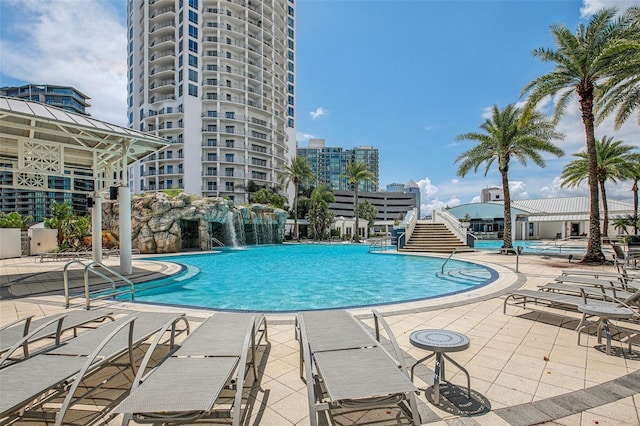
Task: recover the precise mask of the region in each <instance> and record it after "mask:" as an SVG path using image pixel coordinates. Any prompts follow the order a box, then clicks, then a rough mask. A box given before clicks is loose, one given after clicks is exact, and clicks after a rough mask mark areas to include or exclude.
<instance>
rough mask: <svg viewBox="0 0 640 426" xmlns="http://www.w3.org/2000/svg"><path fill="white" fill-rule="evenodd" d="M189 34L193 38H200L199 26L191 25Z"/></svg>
mask: <svg viewBox="0 0 640 426" xmlns="http://www.w3.org/2000/svg"><path fill="white" fill-rule="evenodd" d="M189 36H190V37H193V38H198V28H197V27H194V26H193V25H189Z"/></svg>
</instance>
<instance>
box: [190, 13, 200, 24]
mask: <svg viewBox="0 0 640 426" xmlns="http://www.w3.org/2000/svg"><path fill="white" fill-rule="evenodd" d="M189 22H193V23H194V24H197V23H198V14H197V13H196V12H194V11H193V10H190V11H189Z"/></svg>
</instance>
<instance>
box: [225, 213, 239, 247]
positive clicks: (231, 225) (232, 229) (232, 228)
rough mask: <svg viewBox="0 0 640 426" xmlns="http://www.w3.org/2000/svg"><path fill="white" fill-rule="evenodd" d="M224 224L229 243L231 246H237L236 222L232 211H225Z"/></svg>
mask: <svg viewBox="0 0 640 426" xmlns="http://www.w3.org/2000/svg"><path fill="white" fill-rule="evenodd" d="M226 225H227V235H228V236H229V239H230V240H231V245H232V246H233V247H238V237H237V236H236V224H235V220H234V219H233V212H232V211H229V213H227V222H226Z"/></svg>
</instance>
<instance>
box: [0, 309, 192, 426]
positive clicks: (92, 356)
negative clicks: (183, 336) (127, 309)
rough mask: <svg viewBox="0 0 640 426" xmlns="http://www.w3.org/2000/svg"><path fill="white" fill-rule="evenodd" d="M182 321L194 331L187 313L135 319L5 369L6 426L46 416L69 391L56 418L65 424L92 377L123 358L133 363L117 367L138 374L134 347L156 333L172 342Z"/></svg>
mask: <svg viewBox="0 0 640 426" xmlns="http://www.w3.org/2000/svg"><path fill="white" fill-rule="evenodd" d="M180 320H182V321H184V322H185V329H184V330H183V331H186V332H188V331H189V326H188V323H187V322H186V319H185V318H184V316H183V315H176V314H166V313H153V312H144V313H143V312H140V313H137V314H135V315H129V316H126V317H124V318H121V319H118V320H116V321H113V322H111V323H109V324H105V325H104V326H102V327H99V328H96V329H95V330H92V331H89V332H87V333H84V334H82V335H80V336H78V337H76V338H73V339H69V340H67V341H65V342H63V343H62V344H61V345H59V346H58V347H56V348H54V349H52V350H49V351H47V352H46V353H40V354H38V355H36V356H33V357H31V358H29V359H27V360H24V361H22V362H18V363H15V364H13V365H10V366H8V367H6V368H4V369H2V370H0V395H2V398H0V423H2V424H5V423H4V422H5V421H6V422H7V423H9V422H12V421H13V420H15V419H28V418H29V417H30V414H33V415H35V416H36V417H38V418H41V416H42V414H43V413H42V411H41V410H39V408H40V407H42V406H43V404H45V403H46V402H47V401H49V400H51V399H52V398H54V397H58V396H61V395H63V394H64V393H65V392H66V397H65V399H64V402H63V404H62V407H61V408H60V410H59V411H58V412H57V413H56V418H55V424H56V425H62V424H64V417H65V414H66V413H67V411H68V409H69V408H70V407H71V406H72V405H73V404H75V403H77V402H78V401H80V400H83V399H85V398H86V397H87V396H88V395H90V394H91V390H89V392H83V393H81V395H79V396H78V397H76V396H75V395H76V391H77V389H78V386H79V385H80V383H81V382H82V381H83V380H84V379H85V378H86V377H88V376H90V375H92V374H94V373H96V372H98V371H99V370H100V369H101V368H103V367H104V366H106V365H112V361H114V360H117V359H119V358H121V357H123V356H125V358H128V362H125V363H122V362H119V363H118V364H117V365H118V368H120V371H125V370H127V369H131V370H133V371H134V372H135V361H134V355H133V351H134V349H135V348H136V347H138V346H139V345H140V344H141V343H142V342H144V341H145V340H147V339H149V337H150V336H152V335H154V334H155V333H162V334H164V332H165V331H171V337H170V338H169V341H170V342H171V343H172V342H173V341H174V339H175V334H176V332H177V331H176V328H175V327H176V323H177V322H178V321H180Z"/></svg>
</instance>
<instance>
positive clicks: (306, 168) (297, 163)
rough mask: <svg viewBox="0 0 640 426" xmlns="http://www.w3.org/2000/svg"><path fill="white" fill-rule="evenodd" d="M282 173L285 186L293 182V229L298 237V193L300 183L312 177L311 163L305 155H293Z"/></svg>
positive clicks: (297, 238)
mask: <svg viewBox="0 0 640 426" xmlns="http://www.w3.org/2000/svg"><path fill="white" fill-rule="evenodd" d="M284 170H285V171H284V173H283V174H282V175H281V178H282V180H283V183H284V186H285V188H286V187H288V186H289V184H293V187H294V189H293V229H294V238H295V239H296V240H299V239H300V235H299V233H298V193H299V192H300V184H301V183H303V182H305V181H310V180H313V179H314V175H313V169H312V168H311V164H309V161H307V159H306V158H305V157H295V158H293V159H292V160H291V164H290V165H285V166H284Z"/></svg>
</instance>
